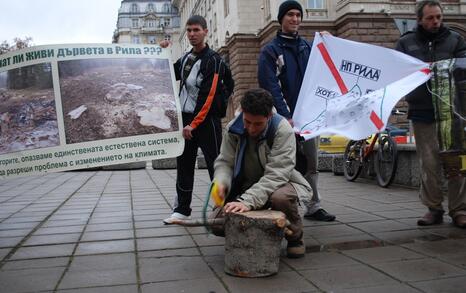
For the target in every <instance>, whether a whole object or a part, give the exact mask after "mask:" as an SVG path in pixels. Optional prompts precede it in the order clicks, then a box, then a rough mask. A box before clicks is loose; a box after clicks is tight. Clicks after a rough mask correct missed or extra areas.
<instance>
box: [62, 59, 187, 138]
mask: <svg viewBox="0 0 466 293" xmlns="http://www.w3.org/2000/svg"><path fill="white" fill-rule="evenodd" d="M170 66H171V64H170V63H169V61H168V60H161V59H143V58H141V59H135V58H131V59H129V58H128V59H91V60H90V59H83V60H71V61H61V62H58V70H59V78H60V79H59V80H60V92H61V100H62V105H63V112H64V113H65V117H64V118H65V134H66V143H67V144H71V143H79V142H85V141H94V140H101V139H108V138H116V137H125V136H134V135H143V134H154V133H161V132H171V131H176V130H178V121H177V115H176V104H175V95H174V92H173V87H172V86H171V77H170Z"/></svg>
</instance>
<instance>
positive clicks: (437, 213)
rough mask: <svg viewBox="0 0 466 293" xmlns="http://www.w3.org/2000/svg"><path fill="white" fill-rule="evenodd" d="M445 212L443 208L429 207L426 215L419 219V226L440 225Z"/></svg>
mask: <svg viewBox="0 0 466 293" xmlns="http://www.w3.org/2000/svg"><path fill="white" fill-rule="evenodd" d="M443 213H444V211H442V210H434V209H429V211H428V212H427V213H426V214H425V215H424V217H422V218H420V219H419V220H417V224H418V225H419V226H431V225H438V224H441V223H442V222H443Z"/></svg>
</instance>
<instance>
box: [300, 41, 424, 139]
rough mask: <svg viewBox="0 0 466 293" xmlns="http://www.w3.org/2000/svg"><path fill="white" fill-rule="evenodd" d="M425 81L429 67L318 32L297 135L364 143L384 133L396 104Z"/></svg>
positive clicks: (301, 103) (309, 67) (403, 55)
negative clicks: (324, 135)
mask: <svg viewBox="0 0 466 293" xmlns="http://www.w3.org/2000/svg"><path fill="white" fill-rule="evenodd" d="M429 78H430V70H429V64H427V63H424V62H422V61H420V60H418V59H416V58H413V57H411V56H408V55H406V54H403V53H400V52H397V51H395V50H392V49H387V48H383V47H378V46H374V45H369V44H363V43H358V42H354V41H348V40H344V39H340V38H336V37H333V36H330V35H320V34H319V33H316V35H315V38H314V43H313V46H312V51H311V56H310V58H309V62H308V65H307V69H306V73H305V75H304V80H303V84H302V86H301V90H300V93H299V98H298V101H297V104H296V109H295V112H294V115H293V121H294V125H295V131H297V132H299V133H300V134H301V135H302V136H303V137H304V138H305V139H310V138H313V137H316V136H318V135H320V134H324V133H326V134H330V133H332V134H340V135H344V136H347V137H348V138H351V139H362V138H364V137H367V136H369V135H370V134H373V133H375V132H379V131H382V130H384V128H385V126H386V125H387V121H388V118H389V116H390V113H391V110H392V108H393V107H394V106H395V105H396V103H397V102H398V101H399V100H400V99H401V98H402V97H403V96H405V95H406V94H408V93H409V92H411V91H412V90H414V89H415V88H416V87H417V86H419V85H420V84H422V83H424V82H426V81H427V80H428V79H429Z"/></svg>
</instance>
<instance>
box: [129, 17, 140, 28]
mask: <svg viewBox="0 0 466 293" xmlns="http://www.w3.org/2000/svg"><path fill="white" fill-rule="evenodd" d="M138 26H139V19H135V18H134V19H132V20H131V27H138Z"/></svg>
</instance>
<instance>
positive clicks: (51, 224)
mask: <svg viewBox="0 0 466 293" xmlns="http://www.w3.org/2000/svg"><path fill="white" fill-rule="evenodd" d="M86 223H87V219H73V220H56V221H47V222H46V223H44V224H43V225H42V226H41V227H43V228H49V227H66V226H79V225H85V224H86Z"/></svg>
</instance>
